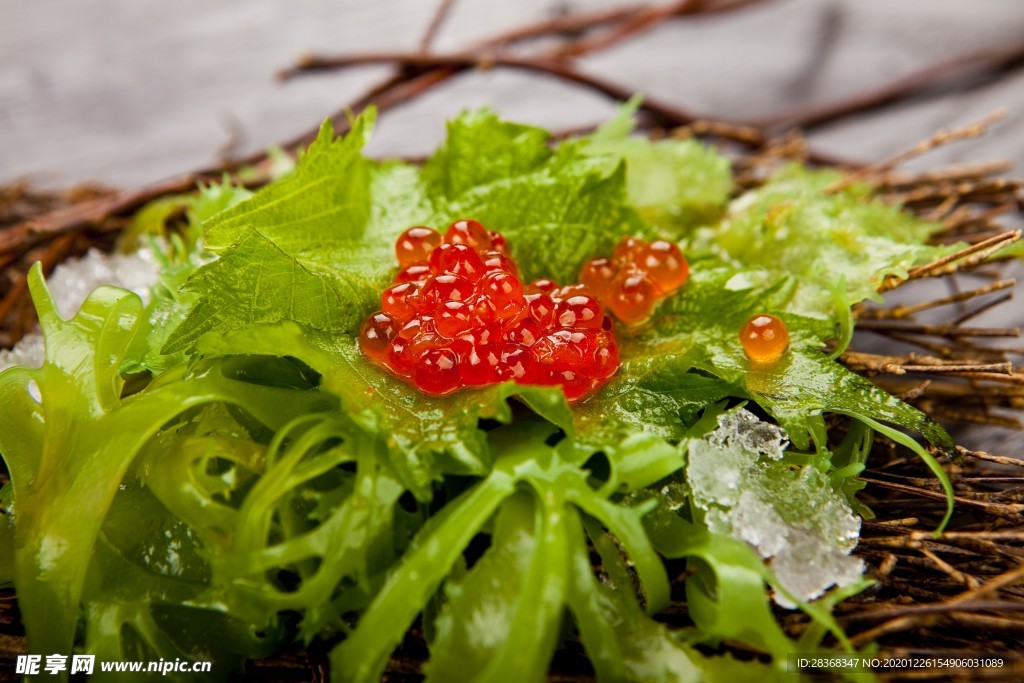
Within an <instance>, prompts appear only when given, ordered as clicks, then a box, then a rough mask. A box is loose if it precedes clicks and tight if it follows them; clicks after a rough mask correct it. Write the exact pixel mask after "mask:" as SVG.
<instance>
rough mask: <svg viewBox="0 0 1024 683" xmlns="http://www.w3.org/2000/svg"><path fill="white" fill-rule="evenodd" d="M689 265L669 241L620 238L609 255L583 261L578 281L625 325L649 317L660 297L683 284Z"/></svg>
mask: <svg viewBox="0 0 1024 683" xmlns="http://www.w3.org/2000/svg"><path fill="white" fill-rule="evenodd" d="M689 276H690V267H689V265H688V264H687V263H686V257H684V256H683V252H682V251H680V249H679V247H678V246H677V245H675V244H673V243H672V242H667V241H665V240H657V241H654V242H647V241H645V240H642V239H640V238H639V237H623V238H622V240H620V241H619V243H618V245H617V246H616V247H615V251H614V252H613V253H612V257H611V258H610V259H609V258H596V259H591V260H589V261H587V262H586V263H585V264H584V265H583V269H582V270H581V271H580V282H582V283H583V285H584V286H586V287H587V288H588V289H590V290H591V291H592V292H594V294H595V296H597V298H598V299H599V300H600V301H601V302H603V303H604V304H605V305H606V306H607V307H608V308H609V309H610V310H611V312H612V313H613V314H614V315H615V317H616V318H618V319H619V320H621V321H622V322H624V323H625V324H627V325H633V324H636V323H640V322H643V321H644V320H647V318H649V317H650V316H651V312H652V311H654V306H655V305H656V304H657V303H658V301H660V300H661V299H663V298H665V297H666V296H668V295H669V294H672V293H673V292H675V291H676V290H677V289H679V288H680V287H682V286H683V285H684V284H686V280H687V278H689Z"/></svg>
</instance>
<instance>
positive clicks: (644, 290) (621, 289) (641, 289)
mask: <svg viewBox="0 0 1024 683" xmlns="http://www.w3.org/2000/svg"><path fill="white" fill-rule="evenodd" d="M656 298H657V293H656V291H655V288H654V283H652V282H651V281H650V280H649V279H648V278H647V276H646V275H643V274H642V273H625V274H620V275H619V277H618V278H616V280H615V284H614V285H613V286H612V296H611V300H610V301H609V302H608V305H609V307H610V308H611V309H612V313H614V314H615V317H616V318H618V319H619V320H621V321H622V322H624V323H626V324H627V325H632V324H634V323H638V322H642V321H644V320H647V318H649V317H650V315H651V311H653V310H654V304H655V300H656Z"/></svg>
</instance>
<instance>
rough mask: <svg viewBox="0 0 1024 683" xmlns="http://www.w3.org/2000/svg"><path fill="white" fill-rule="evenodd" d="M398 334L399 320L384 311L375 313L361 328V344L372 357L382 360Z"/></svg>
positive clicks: (364, 351) (364, 350)
mask: <svg viewBox="0 0 1024 683" xmlns="http://www.w3.org/2000/svg"><path fill="white" fill-rule="evenodd" d="M397 335H398V321H396V320H395V319H394V318H393V317H392V316H390V315H388V314H387V313H385V312H383V311H379V312H377V313H373V314H371V315H370V317H369V318H367V319H366V320H364V321H363V325H362V327H361V328H360V330H359V346H360V347H361V348H362V349H363V353H365V354H366V355H367V356H369V357H370V358H374V359H376V360H381V359H383V358H384V356H385V355H386V354H387V352H388V350H389V349H390V348H391V342H392V340H393V339H394V338H395V337H396V336H397Z"/></svg>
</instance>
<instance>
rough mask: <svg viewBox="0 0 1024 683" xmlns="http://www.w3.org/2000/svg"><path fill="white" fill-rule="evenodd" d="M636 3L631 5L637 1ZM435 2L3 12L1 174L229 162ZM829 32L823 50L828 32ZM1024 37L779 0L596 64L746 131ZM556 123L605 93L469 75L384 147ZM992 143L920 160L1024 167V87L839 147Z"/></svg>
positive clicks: (67, 178)
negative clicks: (298, 65)
mask: <svg viewBox="0 0 1024 683" xmlns="http://www.w3.org/2000/svg"><path fill="white" fill-rule="evenodd" d="M635 1H636V0H634V2H635ZM624 3H626V4H628V0H572V1H566V0H561V1H559V0H519V1H517V2H515V3H507V2H495V1H494V0H460V1H459V2H458V3H457V4H456V7H455V11H454V12H453V14H452V16H451V20H450V21H449V23H448V24H447V25H446V26H445V28H444V30H443V31H442V32H441V34H440V35H439V36H438V40H437V48H438V49H439V50H455V49H458V48H459V47H461V46H465V45H467V44H469V43H471V42H473V41H475V40H477V39H479V38H481V37H485V36H487V35H490V34H492V33H494V32H497V31H500V30H502V29H505V28H508V27H510V26H512V25H515V24H518V23H521V22H524V21H528V20H536V19H539V18H542V17H544V16H549V15H551V14H552V13H553V12H555V11H557V10H558V9H559V8H571V9H596V8H601V7H610V6H620V5H622V4H624ZM434 7H435V2H434V1H433V0H389V1H381V0H341V1H338V0H306V1H304V2H301V3H294V2H286V1H285V0H219V1H218V2H209V1H208V0H177V1H176V2H173V3H167V2H157V1H156V0H135V1H129V0H121V1H120V2H117V1H115V0H75V2H67V0H32V1H31V2H25V1H18V0H0V181H4V180H11V179H13V178H17V177H20V176H24V175H32V176H34V177H37V178H40V179H42V180H45V181H47V182H54V183H64V182H72V181H78V180H102V181H107V182H111V183H115V184H118V185H126V186H133V185H139V184H143V183H145V182H149V181H152V180H156V179H159V178H161V177H164V176H167V175H171V174H174V173H177V172H180V171H182V170H186V169H191V168H194V167H197V166H200V165H203V164H205V163H208V162H210V161H212V160H214V159H215V157H216V155H217V152H218V149H220V148H221V147H222V146H223V145H224V144H225V143H226V142H227V140H228V139H229V137H230V135H229V131H230V130H232V129H237V130H238V131H240V132H241V133H242V137H243V143H244V144H243V149H244V150H245V151H251V150H254V149H258V148H261V147H264V146H266V145H269V144H272V143H273V142H275V141H277V140H281V139H284V138H287V137H289V136H290V135H291V134H293V133H295V132H297V131H299V130H304V129H306V128H308V127H310V126H311V125H312V124H313V123H315V122H316V121H317V120H319V119H321V118H323V117H324V116H326V115H327V114H328V113H330V112H333V111H335V110H336V109H337V108H339V106H341V105H343V104H344V103H345V102H347V101H350V100H351V99H353V98H354V97H355V96H357V95H358V94H359V93H360V92H361V90H362V89H363V88H365V87H366V86H367V85H369V84H370V83H372V82H373V81H375V80H376V79H378V78H380V77H381V75H383V74H385V73H387V67H368V68H364V69H359V70H353V71H349V72H345V73H343V74H333V75H327V76H320V77H315V78H310V79H306V80H302V81H296V82H294V83H290V84H287V85H281V84H278V83H276V82H275V81H274V80H273V78H272V74H273V73H274V71H275V70H276V69H278V68H280V67H282V66H285V65H287V64H288V63H290V61H291V60H292V59H294V57H295V56H296V55H297V54H299V53H300V52H302V51H303V50H310V49H312V50H328V51H346V52H351V51H357V50H369V49H409V48H411V47H413V46H415V45H416V42H417V41H418V38H419V36H420V35H421V33H422V31H423V28H424V27H425V25H426V24H427V22H428V21H429V18H430V16H431V15H432V13H433V11H434ZM823 31H824V32H825V33H824V35H825V36H826V38H825V39H822V37H821V36H822V35H823V33H822V32H823ZM1021 35H1024V3H1021V2H1017V1H1016V0H970V2H965V1H964V0H900V1H899V2H892V0H776V1H775V2H770V3H766V4H764V5H762V6H760V7H757V8H755V9H751V10H748V11H743V12H738V13H733V14H726V15H720V16H713V17H707V18H689V19H686V18H684V19H680V20H676V21H673V22H672V23H671V24H668V25H665V26H664V27H662V28H659V29H657V30H656V31H654V32H652V33H650V34H648V35H646V36H644V37H643V38H640V39H638V40H634V41H631V42H629V43H625V44H623V45H621V46H619V47H617V48H615V49H614V50H610V51H608V52H606V53H603V54H600V55H596V56H593V57H591V58H588V59H587V60H585V61H584V67H585V68H586V69H588V70H590V71H593V72H594V73H598V74H602V75H605V76H608V77H610V78H613V79H614V80H616V81H618V82H621V83H623V84H626V85H628V86H629V87H632V88H634V89H636V90H637V91H640V92H645V93H649V94H650V95H652V96H657V97H659V98H662V99H666V100H669V101H672V102H676V103H678V104H680V105H685V106H687V107H689V108H692V109H693V110H696V111H699V112H704V113H707V114H709V115H714V116H721V117H726V118H730V119H737V120H744V119H752V118H760V117H764V116H772V115H777V114H781V113H784V112H787V111H790V110H792V109H793V108H794V107H796V106H800V105H805V104H811V103H814V104H820V103H825V102H830V101H834V100H836V99H841V98H843V97H846V96H848V95H850V94H852V93H854V92H858V91H860V90H862V89H864V88H868V87H876V86H879V85H883V84H885V83H887V82H889V81H891V80H892V79H894V78H898V77H900V76H902V75H905V74H908V73H912V72H914V71H915V70H918V69H920V68H922V67H924V66H926V65H929V64H933V63H935V62H937V61H942V60H945V59H948V58H951V57H954V56H957V55H965V54H974V53H976V52H979V51H983V50H986V49H989V48H991V47H992V46H994V45H1005V44H1012V43H1013V42H1014V41H1020V40H1021V38H1020V36H1021ZM480 104H490V105H492V106H494V107H496V108H498V109H500V110H501V111H502V112H505V113H506V114H507V115H509V116H511V117H515V118H519V119H524V120H527V121H533V122H537V123H540V124H544V125H547V126H551V127H553V128H563V127H571V126H576V125H585V124H590V123H594V122H597V121H600V120H602V119H604V118H605V117H607V115H608V114H609V112H610V111H611V110H612V104H611V103H610V102H608V101H607V100H606V99H604V98H602V97H599V96H596V95H594V94H592V93H590V92H585V91H582V90H581V89H580V88H578V87H574V86H567V85H565V84H563V83H560V82H557V81H553V80H551V79H547V78H539V77H536V76H532V75H527V74H523V73H515V72H507V71H499V72H495V73H487V74H468V75H465V76H462V77H460V78H458V79H455V80H454V81H453V82H452V83H451V84H450V85H448V86H446V87H444V88H442V89H441V90H439V91H436V92H435V93H432V94H431V95H429V96H428V97H425V98H423V99H422V100H420V101H418V102H416V103H414V104H411V105H409V106H407V107H403V108H401V109H399V110H397V111H394V112H392V113H389V114H388V115H386V116H385V117H383V120H382V121H381V125H380V129H379V132H378V136H377V139H376V140H375V141H374V143H373V147H372V149H373V151H375V152H376V153H379V154H389V153H398V152H402V153H419V152H426V151H429V150H430V149H431V148H432V147H433V145H434V144H436V142H437V140H438V139H439V137H440V135H441V133H442V122H443V120H444V119H445V118H446V117H447V116H450V115H451V114H453V113H455V112H457V111H459V110H461V109H463V108H465V107H469V106H477V105H480ZM1000 105H1007V106H1010V107H1012V111H1011V115H1010V117H1009V119H1008V120H1007V121H1006V122H1005V123H1003V124H1002V125H1001V126H1000V128H999V129H997V132H996V134H995V135H993V136H991V137H989V138H987V139H985V140H982V141H978V142H975V143H967V144H963V145H960V146H957V147H951V148H949V149H948V150H943V151H940V152H938V153H936V154H935V155H933V156H932V157H929V158H928V159H927V160H924V161H922V162H919V163H923V164H935V163H938V162H940V161H944V160H951V159H960V158H987V157H993V156H998V157H1010V158H1013V159H1015V160H1017V161H1024V137H1022V136H1021V135H1020V132H1021V128H1022V126H1024V76H1021V75H1017V76H1014V77H1010V78H1007V79H1005V81H1003V82H1000V83H999V84H997V85H994V86H985V87H981V88H977V89H975V90H973V91H970V92H967V93H963V94H953V95H942V96H936V97H932V98H921V99H918V100H915V101H914V102H912V103H909V104H906V105H902V106H899V107H895V108H891V109H887V110H885V111H884V112H880V113H878V114H873V115H870V116H863V117H858V118H857V119H854V120H850V121H846V122H843V123H842V124H836V125H832V126H828V127H826V128H823V129H821V130H820V131H818V132H816V133H815V135H814V136H813V141H814V142H815V144H817V145H819V146H820V147H821V148H822V149H823V150H825V151H828V152H831V153H833V154H837V155H841V156H844V157H849V158H854V159H873V158H877V157H879V156H883V155H886V154H889V153H892V152H893V151H895V150H898V149H900V148H902V147H904V146H906V145H907V144H908V142H911V141H915V140H917V139H919V138H922V137H924V136H926V135H928V134H929V133H930V132H931V131H933V130H934V129H936V128H937V127H941V126H949V125H954V124H957V123H962V122H964V121H967V120H970V119H972V118H974V117H977V116H980V115H982V114H983V113H985V112H987V111H989V110H991V109H994V108H995V107H996V106H1000Z"/></svg>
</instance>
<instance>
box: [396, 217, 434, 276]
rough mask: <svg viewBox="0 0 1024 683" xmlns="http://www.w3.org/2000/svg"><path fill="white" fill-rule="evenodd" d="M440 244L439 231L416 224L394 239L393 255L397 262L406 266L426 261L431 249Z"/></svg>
mask: <svg viewBox="0 0 1024 683" xmlns="http://www.w3.org/2000/svg"><path fill="white" fill-rule="evenodd" d="M439 244H441V233H439V232H438V231H437V230H434V229H433V228H428V227H426V226H423V225H417V226H416V227H414V228H409V229H408V230H406V231H405V232H403V233H402V234H401V235H399V236H398V239H397V240H395V256H397V257H398V264H399V265H401V266H403V267H408V266H411V265H413V264H414V263H419V262H421V261H426V260H427V257H428V256H429V255H430V252H431V250H432V249H433V248H434V247H436V246H437V245H439Z"/></svg>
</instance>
